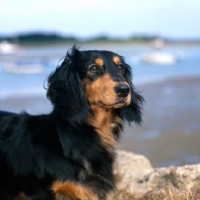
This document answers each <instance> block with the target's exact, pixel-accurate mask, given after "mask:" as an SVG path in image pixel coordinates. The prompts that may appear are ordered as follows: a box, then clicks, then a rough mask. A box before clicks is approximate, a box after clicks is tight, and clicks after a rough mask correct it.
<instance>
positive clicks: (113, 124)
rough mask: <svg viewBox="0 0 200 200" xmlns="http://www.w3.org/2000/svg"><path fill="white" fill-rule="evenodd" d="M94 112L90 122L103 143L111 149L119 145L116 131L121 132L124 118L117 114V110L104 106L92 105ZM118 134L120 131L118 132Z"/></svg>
mask: <svg viewBox="0 0 200 200" xmlns="http://www.w3.org/2000/svg"><path fill="white" fill-rule="evenodd" d="M91 108H92V111H93V114H89V117H88V122H89V124H91V125H92V126H94V128H95V130H96V131H97V133H98V134H99V136H100V138H101V142H102V144H103V145H104V146H105V147H106V148H107V149H110V150H113V149H114V148H115V147H116V145H117V139H118V138H117V136H116V135H115V133H114V132H115V131H116V129H117V131H118V132H119V131H120V129H121V128H122V120H121V118H120V117H118V116H117V114H116V110H115V109H112V108H104V107H100V106H97V105H91ZM117 135H118V133H117Z"/></svg>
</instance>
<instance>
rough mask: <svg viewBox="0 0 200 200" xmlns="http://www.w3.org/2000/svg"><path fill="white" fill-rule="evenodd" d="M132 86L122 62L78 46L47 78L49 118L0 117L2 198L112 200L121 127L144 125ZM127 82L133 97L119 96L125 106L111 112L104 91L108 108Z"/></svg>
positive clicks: (139, 100)
mask: <svg viewBox="0 0 200 200" xmlns="http://www.w3.org/2000/svg"><path fill="white" fill-rule="evenodd" d="M114 58H117V59H119V60H120V63H119V64H118V61H116V62H113V60H114V61H115V59H114ZM117 59H116V60H117ZM94 63H95V66H96V67H97V68H98V71H95V70H96V69H95V67H94V68H92V67H93V65H94ZM101 63H102V64H101ZM121 63H122V64H123V66H124V72H123V73H121V74H120V73H119V71H118V68H117V67H118V65H121ZM100 65H101V66H100ZM105 80H106V81H109V83H108V84H106V83H105ZM131 80H132V77H131V68H130V66H128V65H127V64H126V63H125V62H124V59H123V58H122V57H121V56H119V55H117V54H115V53H112V52H109V51H79V50H78V49H77V48H76V47H75V46H74V47H73V48H72V50H71V52H68V53H67V55H66V57H65V59H64V61H63V62H62V64H61V65H60V66H58V67H57V68H56V70H55V71H54V72H53V73H52V74H50V76H49V78H48V90H47V97H48V99H49V100H50V101H51V102H52V104H53V110H52V112H51V113H50V114H47V115H35V116H33V115H30V114H27V113H21V114H16V113H9V112H6V111H0V199H2V200H25V199H31V200H36V199H37V200H54V199H56V200H63V199H66V200H69V199H71V200H78V199H81V200H105V199H106V198H107V195H108V194H109V192H111V191H112V190H113V189H114V187H115V179H114V176H113V163H114V158H115V151H114V149H115V143H116V142H118V139H119V136H120V132H121V130H122V127H123V123H122V122H123V121H127V122H128V123H131V122H133V121H134V122H136V123H140V122H141V120H142V118H141V106H142V102H143V98H142V97H141V96H140V95H139V94H138V93H137V92H136V91H135V89H134V87H133V84H132V81H131ZM97 83H98V84H97ZM121 83H123V84H125V85H127V87H130V92H129V94H128V96H127V97H123V98H121V97H120V99H123V102H124V103H121V104H120V105H118V104H116V105H115V104H113V105H115V106H109V107H106V106H105V107H104V100H102V99H101V100H98V99H97V96H98V95H99V96H102V95H101V94H99V92H100V91H103V92H104V91H105V90H106V91H105V98H106V99H107V100H106V101H107V102H108V101H109V102H111V100H110V99H113V100H112V102H111V103H115V100H116V101H117V99H119V95H118V94H116V93H115V92H114V88H113V87H115V86H117V85H119V84H121ZM102 85H104V87H105V88H104V89H101V87H102ZM92 89H94V91H95V92H94V91H93V90H92ZM92 91H93V92H92ZM108 96H110V98H108ZM113 96H114V97H113ZM128 98H129V99H130V102H129V100H128ZM93 99H95V101H93ZM96 99H97V100H98V101H96ZM94 102H96V103H94ZM98 102H101V104H98Z"/></svg>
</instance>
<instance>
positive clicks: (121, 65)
mask: <svg viewBox="0 0 200 200" xmlns="http://www.w3.org/2000/svg"><path fill="white" fill-rule="evenodd" d="M117 67H118V71H119V72H120V73H121V74H124V71H125V67H124V65H123V64H122V63H119V64H118V66H117Z"/></svg>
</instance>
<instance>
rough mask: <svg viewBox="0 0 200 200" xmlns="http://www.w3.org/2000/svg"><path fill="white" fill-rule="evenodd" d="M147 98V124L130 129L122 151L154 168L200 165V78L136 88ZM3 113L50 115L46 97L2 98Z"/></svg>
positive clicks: (124, 138) (125, 131) (126, 134)
mask: <svg viewBox="0 0 200 200" xmlns="http://www.w3.org/2000/svg"><path fill="white" fill-rule="evenodd" d="M135 87H136V89H137V90H138V91H139V92H140V94H141V95H142V96H143V97H144V99H145V103H144V106H143V123H142V125H141V126H138V125H136V124H132V125H131V127H130V126H128V125H126V126H125V129H124V133H123V134H122V138H121V142H120V145H119V149H123V150H129V151H132V152H134V153H137V154H142V155H145V156H146V157H147V158H148V159H149V160H150V161H151V163H152V165H153V166H154V167H167V166H170V165H175V166H180V165H185V164H195V163H199V162H200V148H199V141H200V109H199V107H200V103H199V102H200V77H199V76H197V77H194V76H193V77H179V78H171V79H168V80H165V81H155V82H151V83H144V84H136V85H135ZM0 110H8V111H11V112H22V111H26V112H29V113H31V114H42V113H49V112H51V110H52V105H51V103H50V102H49V101H48V100H47V98H46V96H45V90H44V92H43V94H38V95H37V94H35V93H34V94H33V95H31V94H29V95H27V94H26V95H23V94H20V95H14V96H5V97H1V98H0Z"/></svg>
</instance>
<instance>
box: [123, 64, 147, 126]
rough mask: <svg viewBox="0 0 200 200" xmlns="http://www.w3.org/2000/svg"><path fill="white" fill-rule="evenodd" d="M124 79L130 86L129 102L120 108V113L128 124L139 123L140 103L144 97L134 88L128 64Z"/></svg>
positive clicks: (140, 115) (140, 114)
mask: <svg viewBox="0 0 200 200" xmlns="http://www.w3.org/2000/svg"><path fill="white" fill-rule="evenodd" d="M125 79H126V81H127V82H128V84H129V86H130V88H131V102H130V104H129V105H128V106H126V107H123V108H121V110H120V115H121V117H122V118H123V119H124V120H126V121H127V122H128V123H129V124H130V123H131V122H133V121H134V122H135V123H137V124H140V123H141V122H142V105H143V102H144V98H143V97H142V96H141V95H140V94H139V93H138V92H136V91H135V89H134V86H133V83H132V74H131V67H130V66H129V65H127V66H126V73H125Z"/></svg>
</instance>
